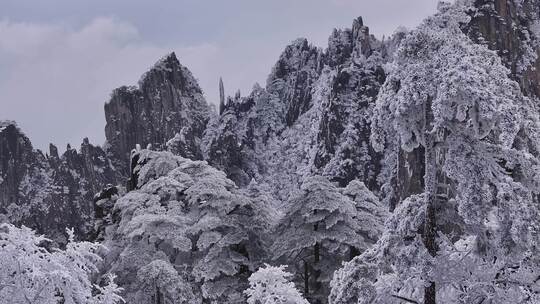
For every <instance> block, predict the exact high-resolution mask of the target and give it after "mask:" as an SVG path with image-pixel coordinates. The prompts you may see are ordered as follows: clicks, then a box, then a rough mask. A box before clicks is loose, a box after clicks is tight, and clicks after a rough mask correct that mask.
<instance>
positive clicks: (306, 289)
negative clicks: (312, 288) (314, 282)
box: [304, 261, 309, 298]
mask: <svg viewBox="0 0 540 304" xmlns="http://www.w3.org/2000/svg"><path fill="white" fill-rule="evenodd" d="M308 268H309V267H308V263H307V262H306V261H304V296H305V297H306V298H307V297H308V295H309V269H308Z"/></svg>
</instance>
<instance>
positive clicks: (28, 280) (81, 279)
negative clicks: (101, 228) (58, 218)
mask: <svg viewBox="0 0 540 304" xmlns="http://www.w3.org/2000/svg"><path fill="white" fill-rule="evenodd" d="M68 236H69V237H68V240H69V242H68V243H67V245H66V248H65V249H64V250H61V249H51V248H48V246H47V245H48V243H49V244H50V240H48V239H46V238H45V237H43V236H38V235H36V234H35V233H34V232H33V231H32V230H31V229H29V228H26V227H24V226H23V227H22V228H17V227H15V226H13V225H11V224H2V225H0V270H1V271H0V302H1V303H12V304H58V303H66V304H69V303H81V304H114V303H120V302H123V301H122V298H121V297H120V296H119V295H118V293H119V292H120V289H119V288H118V286H117V285H116V284H115V283H114V281H113V280H114V277H109V282H108V285H106V286H103V287H100V286H96V285H94V284H93V283H92V281H91V276H92V275H93V274H95V273H96V272H97V270H98V268H97V263H98V262H100V261H101V258H100V256H99V255H97V251H98V250H99V249H100V247H101V246H100V245H98V244H94V243H89V242H76V241H75V240H74V234H73V231H72V230H68ZM95 290H97V293H96V292H94V291H95Z"/></svg>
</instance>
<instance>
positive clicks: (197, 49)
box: [0, 0, 438, 150]
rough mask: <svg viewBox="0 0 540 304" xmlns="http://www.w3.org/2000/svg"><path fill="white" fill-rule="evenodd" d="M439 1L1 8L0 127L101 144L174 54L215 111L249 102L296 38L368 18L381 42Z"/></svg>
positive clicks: (178, 1) (321, 40)
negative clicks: (221, 92) (112, 114)
mask: <svg viewBox="0 0 540 304" xmlns="http://www.w3.org/2000/svg"><path fill="white" fill-rule="evenodd" d="M437 2H438V1H437V0H264V1H263V0H212V1H210V0H159V1H151V0H146V1H143V0H140V1H139V0H77V1H76V0H48V1H41V0H0V120H1V119H10V120H15V121H17V122H18V124H19V126H20V127H21V128H22V130H23V131H24V132H25V133H26V134H27V135H28V136H29V137H30V139H31V140H32V142H33V144H34V147H36V148H41V149H43V148H45V147H47V146H48V143H49V142H53V143H55V144H57V145H58V146H59V148H60V150H64V149H65V146H66V144H67V143H68V142H69V143H71V144H72V146H76V147H79V145H80V143H81V142H82V138H83V137H89V138H90V141H91V142H93V143H97V144H103V142H104V127H105V117H104V113H103V104H104V103H105V102H106V101H107V100H108V98H109V94H110V92H111V90H112V89H113V88H115V87H118V86H120V85H133V84H136V82H137V81H138V79H139V77H140V75H141V74H142V73H143V72H145V71H146V70H147V69H148V68H149V67H151V66H152V65H153V63H154V62H155V61H156V60H157V59H159V58H160V57H162V56H163V55H164V54H166V53H168V52H170V51H175V52H176V54H177V56H178V58H179V60H180V62H181V63H182V64H183V65H185V66H187V67H188V68H189V69H190V70H191V71H192V72H193V74H194V75H195V77H196V78H197V79H198V80H199V83H200V85H201V87H202V88H203V90H204V92H205V96H206V98H207V100H208V101H209V102H214V103H215V102H216V99H217V96H218V79H219V77H220V76H222V77H223V81H224V83H225V91H226V93H227V94H230V95H232V94H234V92H235V91H236V90H237V89H240V90H241V91H242V94H243V95H245V94H247V93H249V91H250V89H251V87H252V86H253V84H254V83H255V82H259V83H261V84H264V83H265V80H266V77H267V75H268V73H269V72H270V69H271V68H272V66H273V64H274V63H275V61H276V60H277V58H278V56H279V54H280V53H281V51H282V50H283V48H284V47H285V46H286V45H287V44H288V43H289V42H290V41H292V40H294V39H295V38H298V37H306V38H308V40H309V41H310V42H311V43H313V44H314V45H317V46H320V47H326V45H327V38H328V36H329V34H330V33H331V31H332V29H333V28H345V27H350V26H351V24H352V20H353V19H354V18H355V17H357V16H362V17H363V19H364V24H365V25H368V26H369V27H370V31H371V33H373V34H375V35H376V36H377V37H379V38H380V37H381V36H382V35H390V34H392V33H393V32H394V30H395V29H396V28H397V27H398V26H406V27H408V28H412V27H414V26H415V25H417V24H418V23H419V22H420V21H421V20H422V19H423V18H424V17H426V16H428V15H429V14H432V13H434V12H435V9H436V6H437Z"/></svg>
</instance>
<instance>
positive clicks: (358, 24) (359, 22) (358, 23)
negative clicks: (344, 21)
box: [353, 16, 364, 29]
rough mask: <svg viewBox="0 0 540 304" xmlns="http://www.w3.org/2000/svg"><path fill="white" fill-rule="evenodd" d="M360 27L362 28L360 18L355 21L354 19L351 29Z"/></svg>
mask: <svg viewBox="0 0 540 304" xmlns="http://www.w3.org/2000/svg"><path fill="white" fill-rule="evenodd" d="M362 26H364V21H363V20H362V16H359V17H357V18H356V19H354V21H353V29H354V28H355V27H362Z"/></svg>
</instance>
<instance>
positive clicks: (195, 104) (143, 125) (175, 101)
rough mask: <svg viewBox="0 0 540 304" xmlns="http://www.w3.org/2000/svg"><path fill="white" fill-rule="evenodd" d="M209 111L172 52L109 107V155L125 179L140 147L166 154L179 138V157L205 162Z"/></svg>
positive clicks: (113, 98) (116, 93) (115, 93)
mask: <svg viewBox="0 0 540 304" xmlns="http://www.w3.org/2000/svg"><path fill="white" fill-rule="evenodd" d="M209 113H210V109H209V107H208V105H207V103H206V101H205V99H204V97H203V95H202V91H201V88H200V87H199V85H198V84H197V81H196V80H195V78H194V77H193V75H192V74H191V72H190V71H189V70H188V69H187V68H186V67H184V66H182V65H181V64H180V63H179V62H178V59H177V58H176V55H175V54H174V53H171V54H169V55H167V56H165V57H164V58H162V59H161V60H160V61H158V62H157V63H156V64H155V65H154V67H153V68H152V69H150V71H148V72H147V73H145V74H144V75H143V76H142V78H141V80H140V81H139V85H138V87H125V86H124V87H120V88H118V89H116V90H114V91H113V93H112V94H111V99H110V101H109V102H108V103H106V104H105V118H106V121H107V125H106V126H105V136H106V138H107V145H106V150H107V152H108V154H109V155H110V157H111V158H112V159H113V160H114V164H115V166H116V167H117V168H118V169H119V171H120V172H121V173H122V174H123V175H126V174H127V173H128V168H127V167H128V164H129V156H130V151H131V150H132V149H133V148H135V145H136V144H139V145H142V146H143V147H146V146H147V145H149V144H150V145H152V147H153V148H154V149H164V148H165V147H166V144H167V141H169V140H170V139H171V138H173V137H175V135H176V134H177V133H178V134H179V137H178V141H177V143H176V149H177V151H176V152H177V153H178V154H180V155H182V156H185V157H189V158H194V159H200V158H201V152H200V148H199V141H200V138H201V136H202V134H203V132H204V129H205V127H206V123H207V121H208V118H209Z"/></svg>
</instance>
